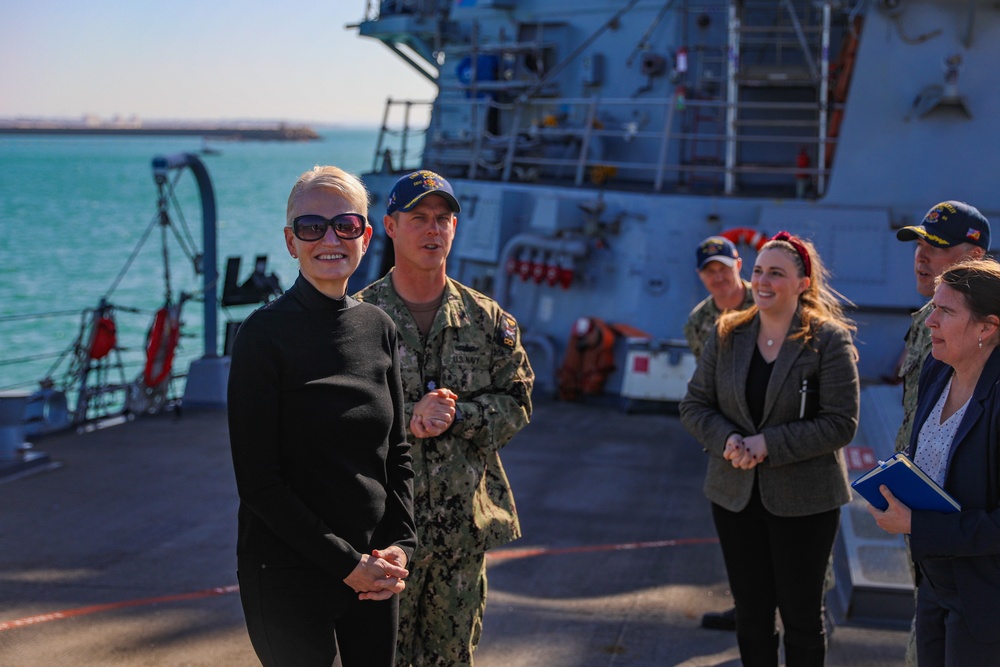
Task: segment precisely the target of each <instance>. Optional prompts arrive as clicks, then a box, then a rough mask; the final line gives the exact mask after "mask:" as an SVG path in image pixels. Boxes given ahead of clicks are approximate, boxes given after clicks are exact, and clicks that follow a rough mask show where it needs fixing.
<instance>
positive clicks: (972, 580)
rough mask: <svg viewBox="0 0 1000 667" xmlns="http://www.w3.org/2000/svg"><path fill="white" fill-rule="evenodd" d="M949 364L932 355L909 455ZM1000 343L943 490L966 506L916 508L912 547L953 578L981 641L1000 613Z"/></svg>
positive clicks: (921, 562)
mask: <svg viewBox="0 0 1000 667" xmlns="http://www.w3.org/2000/svg"><path fill="white" fill-rule="evenodd" d="M951 373H952V368H951V366H949V365H947V364H945V363H942V362H940V361H938V360H937V359H935V358H933V357H928V358H927V362H926V363H925V364H924V369H923V372H922V373H921V374H920V389H919V394H918V399H917V411H916V414H915V416H914V421H913V433H912V434H911V435H910V447H909V449H908V450H907V454H908V455H909V456H910V458H913V456H914V455H915V454H916V450H917V437H918V435H919V433H920V429H921V427H922V426H923V424H924V422H925V421H926V420H927V416H928V415H929V414H930V412H931V410H932V409H934V405H935V404H936V403H937V401H938V399H939V398H940V397H941V393H942V392H943V391H944V388H945V386H946V385H947V384H948V379H949V378H950V377H951ZM998 447H1000V348H997V349H995V350H993V354H991V355H990V357H989V359H988V360H987V362H986V366H985V367H984V368H983V372H982V374H981V375H980V376H979V382H978V383H977V384H976V390H975V391H974V392H973V394H972V398H971V399H970V400H969V407H968V408H967V409H966V411H965V416H964V417H962V422H961V423H960V424H959V426H958V431H957V432H956V433H955V439H954V440H953V441H952V446H951V452H950V453H949V455H948V468H947V470H948V472H947V474H946V476H945V481H944V488H945V490H946V491H947V492H948V493H950V494H951V495H952V496H953V497H954V498H955V500H957V501H958V502H959V504H960V505H961V506H962V511H961V512H955V513H952V514H944V513H941V512H917V511H914V512H913V515H912V521H911V528H910V530H911V532H910V552H911V553H912V555H913V560H914V561H915V562H916V563H917V565H918V566H919V567H920V570H921V571H922V572H924V573H925V574H926V575H927V576H928V577H929V578H930V579H931V580H935V575H938V576H941V575H944V577H945V580H946V581H947V580H948V579H950V578H952V577H953V578H954V581H955V584H956V587H957V589H958V595H959V598H960V599H961V601H962V606H963V611H964V612H965V613H964V614H963V617H964V618H965V619H966V621H967V623H968V626H969V630H970V631H971V632H972V634H973V636H974V637H975V638H976V639H977V640H979V641H996V640H997V619H1000V508H998V497H997V494H998V492H1000V490H998V484H1000V470H998V466H1000V462H998Z"/></svg>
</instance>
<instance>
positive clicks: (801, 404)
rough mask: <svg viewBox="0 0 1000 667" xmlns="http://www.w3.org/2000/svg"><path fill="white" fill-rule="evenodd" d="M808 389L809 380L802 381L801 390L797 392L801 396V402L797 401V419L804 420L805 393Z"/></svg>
mask: <svg viewBox="0 0 1000 667" xmlns="http://www.w3.org/2000/svg"><path fill="white" fill-rule="evenodd" d="M808 388H809V380H808V379H804V380H802V389H800V390H799V393H800V394H802V400H800V401H799V419H804V418H805V416H806V391H808Z"/></svg>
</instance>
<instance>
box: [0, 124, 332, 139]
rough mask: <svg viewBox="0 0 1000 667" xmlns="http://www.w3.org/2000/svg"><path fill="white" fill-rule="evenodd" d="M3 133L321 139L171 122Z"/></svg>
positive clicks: (19, 127)
mask: <svg viewBox="0 0 1000 667" xmlns="http://www.w3.org/2000/svg"><path fill="white" fill-rule="evenodd" d="M0 134H45V135H81V136H88V135H89V136H111V137H150V136H153V137H156V136H159V137H162V136H175V137H176V136H196V137H205V138H210V139H219V140H226V141H316V140H318V139H319V138H320V136H319V134H317V133H316V131H315V130H313V129H312V128H311V127H308V126H305V125H285V124H283V123H279V124H274V125H263V124H254V125H242V124H232V125H225V124H211V125H209V124H204V125H199V124H190V125H189V124H171V125H136V126H124V127H123V126H113V125H112V126H108V125H96V126H91V125H84V124H73V123H65V124H58V123H41V122H15V123H0Z"/></svg>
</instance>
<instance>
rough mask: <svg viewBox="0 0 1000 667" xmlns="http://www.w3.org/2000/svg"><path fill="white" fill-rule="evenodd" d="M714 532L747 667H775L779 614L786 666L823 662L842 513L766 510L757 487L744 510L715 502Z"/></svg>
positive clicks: (815, 666) (811, 665)
mask: <svg viewBox="0 0 1000 667" xmlns="http://www.w3.org/2000/svg"><path fill="white" fill-rule="evenodd" d="M712 517H713V519H714V520H715V530H716V532H717V533H718V535H719V543H720V545H721V546H722V557H723V559H724V560H725V563H726V572H727V574H728V575H729V586H730V588H731V589H732V592H733V598H734V600H735V602H736V639H737V642H738V643H739V647H740V656H741V658H742V660H743V665H744V667H777V665H778V631H777V628H776V626H775V611H776V610H777V611H780V612H781V622H782V625H783V626H784V630H785V637H784V644H785V664H786V665H787V667H822V665H823V664H824V661H825V659H826V626H825V623H824V618H823V616H824V614H823V593H824V580H825V578H826V570H827V562H828V561H829V559H830V553H831V551H832V550H833V541H834V539H835V538H836V536H837V528H838V526H839V523H840V508H837V509H833V510H830V511H828V512H822V513H820V514H811V515H808V516H801V517H783V516H775V515H774V514H771V513H770V512H768V511H767V510H766V509H765V508H764V505H763V504H762V503H761V500H760V493H759V492H758V490H757V487H756V485H755V486H754V492H753V495H752V496H751V498H750V503H749V504H748V505H747V507H746V508H745V509H743V510H742V511H740V512H730V511H729V510H726V509H723V508H722V507H720V506H718V505H715V504H713V505H712Z"/></svg>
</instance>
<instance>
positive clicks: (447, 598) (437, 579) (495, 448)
mask: <svg viewBox="0 0 1000 667" xmlns="http://www.w3.org/2000/svg"><path fill="white" fill-rule="evenodd" d="M459 211H460V207H459V204H458V201H457V200H456V199H455V196H454V192H453V191H452V190H451V186H450V185H449V184H448V182H447V181H446V180H445V179H443V178H442V177H440V176H439V175H437V174H434V173H433V172H428V171H420V172H415V173H413V174H409V175H407V176H404V177H403V178H401V179H400V180H399V181H398V182H397V184H396V186H395V187H394V188H393V191H392V194H391V195H390V198H389V205H388V207H387V215H386V216H385V219H384V222H385V227H386V233H387V234H388V235H389V236H390V237H391V238H392V239H393V242H394V243H393V244H394V248H395V253H396V255H395V259H396V266H395V267H394V268H393V269H392V271H390V272H389V273H388V274H387V275H386V276H385V277H383V278H382V279H380V280H378V281H376V282H375V283H373V284H371V285H369V286H368V287H366V288H365V289H364V290H362V291H361V292H360V293H358V294H357V295H356V298H358V299H359V300H362V301H366V302H368V303H373V304H375V305H377V306H379V307H381V308H382V309H383V310H385V312H387V313H388V314H389V315H390V317H392V319H393V320H394V321H395V322H396V326H397V330H398V340H399V359H400V366H401V372H402V380H403V391H404V399H405V409H406V418H405V421H406V422H407V423H409V424H410V431H411V436H412V437H411V444H412V450H411V452H412V455H413V472H414V514H415V517H416V523H417V539H418V545H417V549H416V551H415V552H414V554H413V558H412V559H411V560H410V562H409V564H408V569H409V570H410V576H409V578H408V579H407V580H406V590H405V591H403V593H402V594H401V595H400V627H399V641H398V644H397V661H396V664H397V665H401V666H402V665H415V666H419V665H442V666H444V665H448V666H459V665H472V662H473V653H474V652H475V648H476V645H477V644H478V642H479V638H480V635H481V632H482V619H483V612H484V610H485V607H486V559H485V554H486V551H487V550H488V549H492V548H495V547H498V546H500V545H503V544H506V543H507V542H509V541H511V540H513V539H516V538H517V537H519V536H520V534H521V531H520V525H519V523H518V520H517V511H516V508H515V505H514V497H513V494H512V493H511V488H510V484H509V482H508V480H507V475H506V473H505V472H504V469H503V464H502V463H501V461H500V456H499V450H500V448H501V447H503V446H504V445H505V444H507V442H509V441H510V440H511V438H513V437H514V435H515V434H516V433H517V432H518V431H519V430H521V428H523V427H524V426H525V425H527V423H528V420H529V418H530V416H531V389H532V385H533V384H534V374H533V372H532V370H531V365H530V364H529V362H528V357H527V354H526V353H525V351H524V348H523V347H522V345H521V340H520V332H519V331H518V326H517V322H516V321H515V320H514V318H513V317H511V316H510V315H509V314H508V313H506V312H504V311H503V309H501V308H500V306H499V305H498V304H497V303H496V302H495V301H493V300H492V299H490V298H489V297H487V296H485V295H483V294H480V293H479V292H476V291H475V290H472V289H470V288H468V287H466V286H464V285H462V284H460V283H458V282H456V281H455V280H452V279H451V278H449V277H448V276H447V275H446V273H445V260H446V258H447V255H448V252H449V251H450V248H451V242H452V240H453V238H454V231H455V226H456V222H457V218H456V217H455V215H454V214H455V213H456V212H459Z"/></svg>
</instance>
